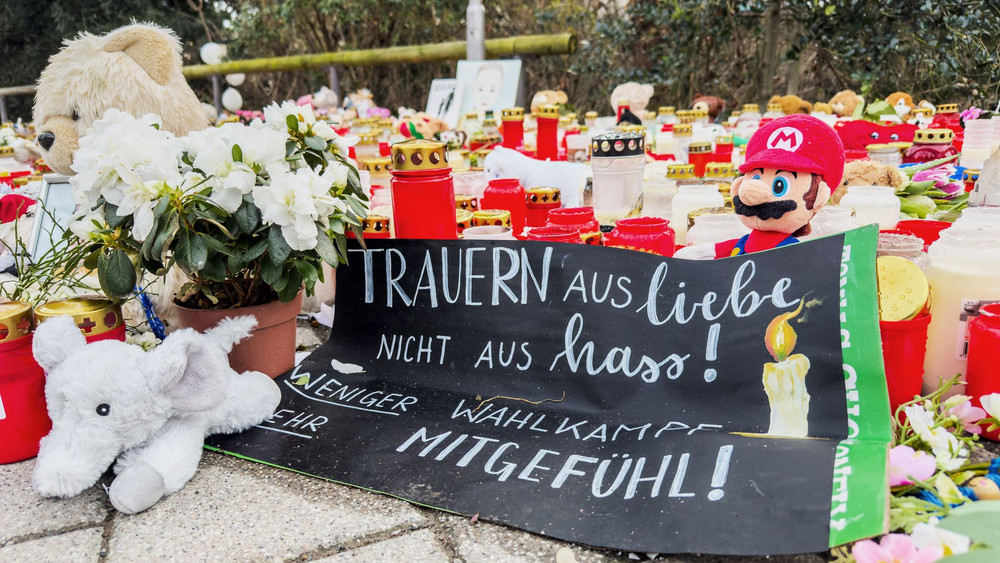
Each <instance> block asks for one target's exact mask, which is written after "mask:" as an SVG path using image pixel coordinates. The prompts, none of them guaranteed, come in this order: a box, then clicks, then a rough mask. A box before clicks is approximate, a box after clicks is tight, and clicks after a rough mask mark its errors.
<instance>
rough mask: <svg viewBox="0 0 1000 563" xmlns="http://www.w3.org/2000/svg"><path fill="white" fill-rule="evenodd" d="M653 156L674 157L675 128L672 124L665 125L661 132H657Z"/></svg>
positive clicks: (654, 139)
mask: <svg viewBox="0 0 1000 563" xmlns="http://www.w3.org/2000/svg"><path fill="white" fill-rule="evenodd" d="M653 154H655V155H656V156H664V157H665V156H669V157H673V155H674V127H673V125H670V124H664V125H662V126H661V127H660V130H659V131H657V132H656V136H655V137H654V138H653Z"/></svg>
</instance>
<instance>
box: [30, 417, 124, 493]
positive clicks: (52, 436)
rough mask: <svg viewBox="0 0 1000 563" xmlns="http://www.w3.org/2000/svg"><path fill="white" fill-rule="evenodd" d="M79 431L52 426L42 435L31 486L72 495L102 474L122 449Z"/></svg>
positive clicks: (79, 491) (48, 491)
mask: <svg viewBox="0 0 1000 563" xmlns="http://www.w3.org/2000/svg"><path fill="white" fill-rule="evenodd" d="M83 438H84V437H82V436H80V434H79V431H74V430H73V429H68V428H58V427H54V428H53V429H52V432H50V433H49V435H48V436H46V437H45V438H42V441H41V445H40V448H39V455H38V461H37V462H36V464H35V472H34V474H33V475H32V480H31V481H32V486H33V487H34V489H35V490H36V491H38V493H39V494H41V495H42V496H46V497H72V496H76V495H78V494H80V493H81V492H83V490H84V489H86V488H87V487H90V486H91V485H93V484H94V483H96V482H97V480H98V479H99V478H100V477H101V475H102V474H103V473H104V472H105V471H106V470H107V469H108V467H109V466H110V465H111V463H112V462H113V461H114V460H115V456H117V455H118V453H119V452H120V451H121V447H120V445H119V444H115V443H113V442H110V441H108V440H101V439H97V440H89V441H88V440H86V439H83Z"/></svg>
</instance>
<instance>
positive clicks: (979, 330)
mask: <svg viewBox="0 0 1000 563" xmlns="http://www.w3.org/2000/svg"><path fill="white" fill-rule="evenodd" d="M998 356H1000V303H993V304H990V305H983V306H982V307H980V308H979V316H978V317H975V318H973V319H972V320H970V321H969V358H968V359H969V363H968V366H967V367H966V370H965V381H966V385H965V393H966V394H967V395H969V396H971V397H972V404H973V405H975V406H977V407H980V406H982V403H981V402H980V400H979V399H980V397H982V396H983V395H989V394H990V393H1000V371H997V367H996V361H997V357H998ZM987 427H988V425H983V433H982V436H983V437H984V438H989V439H990V440H993V441H995V442H1000V430H994V431H993V432H987V431H986V428H987Z"/></svg>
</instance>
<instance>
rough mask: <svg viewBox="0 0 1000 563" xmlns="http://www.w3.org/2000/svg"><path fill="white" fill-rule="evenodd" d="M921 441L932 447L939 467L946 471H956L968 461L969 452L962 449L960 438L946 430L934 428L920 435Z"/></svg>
mask: <svg viewBox="0 0 1000 563" xmlns="http://www.w3.org/2000/svg"><path fill="white" fill-rule="evenodd" d="M920 439H921V440H923V441H924V442H926V443H927V445H929V446H930V447H931V451H932V452H933V453H934V459H935V461H936V462H937V466H938V467H939V468H940V469H943V470H945V471H954V470H956V469H958V468H959V467H962V465H963V464H964V463H965V462H966V461H968V460H967V457H968V455H969V452H968V450H966V449H965V448H963V447H962V445H961V444H960V443H959V441H958V438H956V437H955V435H954V434H952V433H951V432H948V430H946V429H944V428H933V429H929V430H927V431H925V432H921V433H920Z"/></svg>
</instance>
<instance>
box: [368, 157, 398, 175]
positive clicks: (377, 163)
mask: <svg viewBox="0 0 1000 563" xmlns="http://www.w3.org/2000/svg"><path fill="white" fill-rule="evenodd" d="M391 162H392V161H391V160H390V159H389V157H387V156H378V157H375V158H366V159H365V160H362V161H361V168H362V169H364V170H367V171H368V173H369V174H371V175H372V177H373V178H385V177H388V176H389V164H390V163H391Z"/></svg>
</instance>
